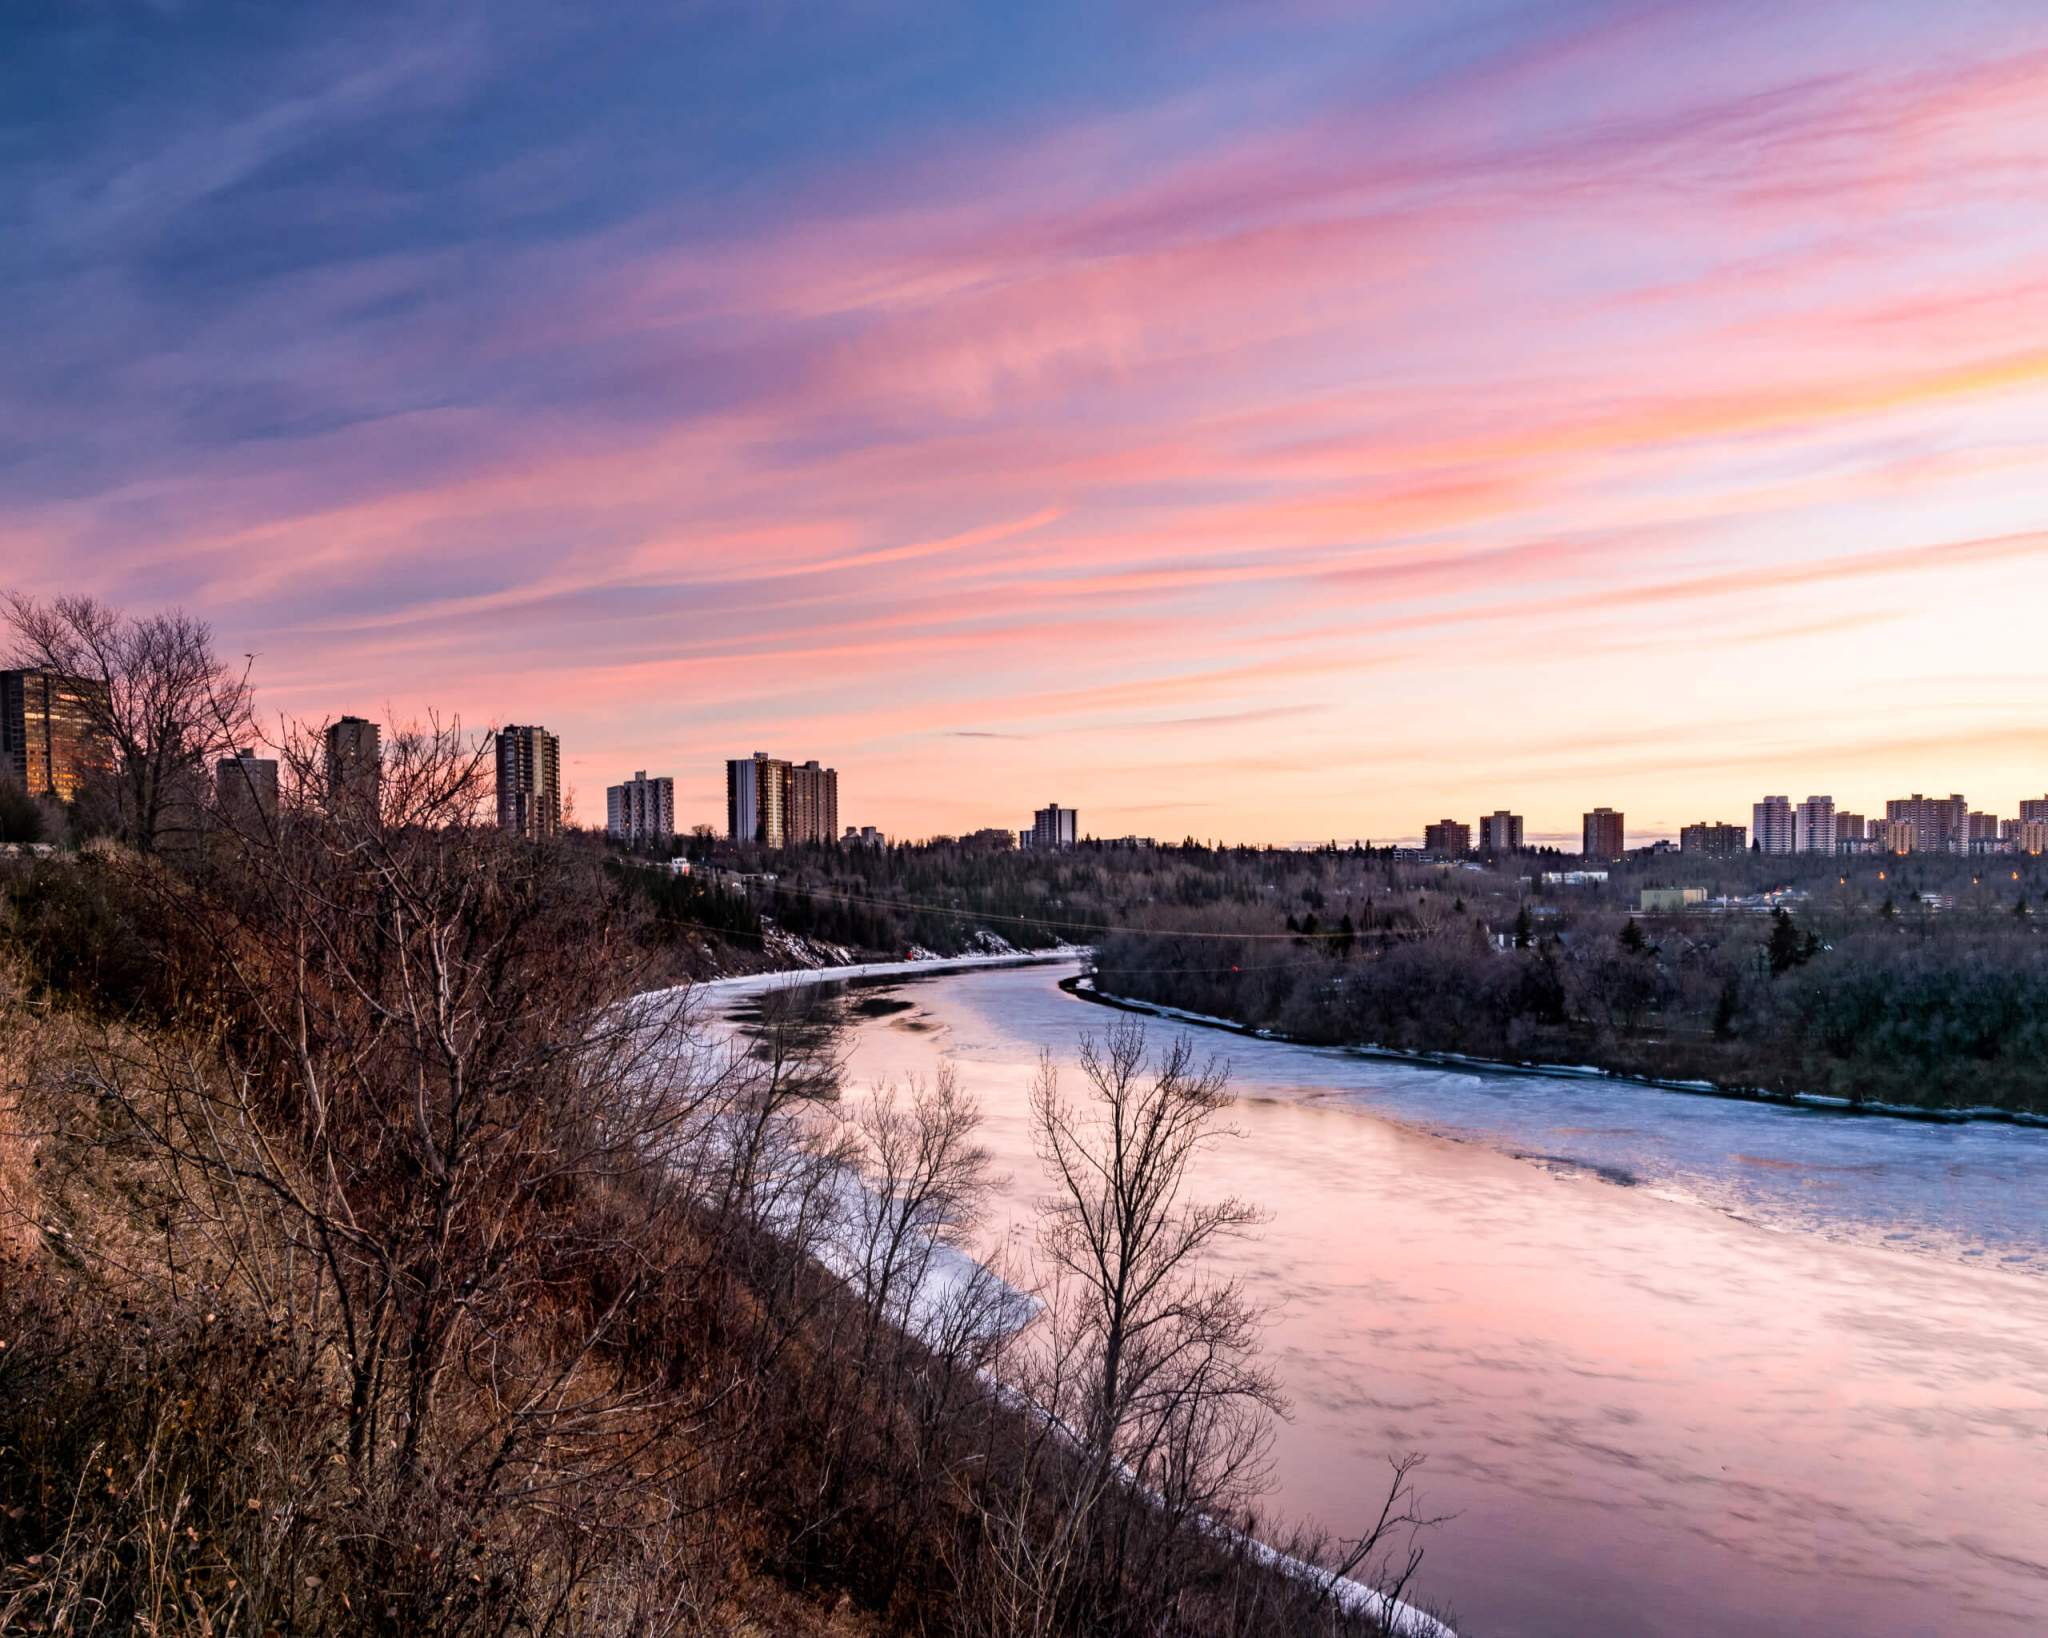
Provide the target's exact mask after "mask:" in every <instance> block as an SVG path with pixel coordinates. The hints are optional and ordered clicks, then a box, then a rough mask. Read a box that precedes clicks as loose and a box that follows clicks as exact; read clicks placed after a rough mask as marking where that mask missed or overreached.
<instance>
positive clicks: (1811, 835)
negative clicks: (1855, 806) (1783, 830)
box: [1792, 796, 1835, 853]
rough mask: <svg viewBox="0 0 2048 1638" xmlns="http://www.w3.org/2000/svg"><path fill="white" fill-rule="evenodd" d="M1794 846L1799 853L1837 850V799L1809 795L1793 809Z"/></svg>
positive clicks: (1794, 849)
mask: <svg viewBox="0 0 2048 1638" xmlns="http://www.w3.org/2000/svg"><path fill="white" fill-rule="evenodd" d="M1792 847H1793V851H1794V852H1798V853H1832V852H1834V851H1835V799H1834V798H1833V797H1832V796H1809V797H1808V798H1807V799H1806V800H1805V801H1804V802H1801V803H1800V804H1799V806H1798V807H1796V808H1794V809H1793V810H1792Z"/></svg>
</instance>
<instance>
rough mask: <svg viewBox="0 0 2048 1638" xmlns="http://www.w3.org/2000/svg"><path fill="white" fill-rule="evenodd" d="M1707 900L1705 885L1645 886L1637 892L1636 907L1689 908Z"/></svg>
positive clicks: (1644, 908) (1655, 909) (1650, 909)
mask: <svg viewBox="0 0 2048 1638" xmlns="http://www.w3.org/2000/svg"><path fill="white" fill-rule="evenodd" d="M1706 902H1707V890H1706V889H1705V888H1704V887H1645V888H1642V889H1640V890H1639V891H1638V892H1637V894H1636V908H1637V909H1638V910H1644V911H1662V912H1665V913H1669V912H1671V911H1674V910H1689V909H1691V908H1692V907H1693V906H1694V905H1696V904H1705V903H1706Z"/></svg>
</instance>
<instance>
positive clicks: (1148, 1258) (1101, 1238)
mask: <svg viewBox="0 0 2048 1638" xmlns="http://www.w3.org/2000/svg"><path fill="white" fill-rule="evenodd" d="M1081 1068H1082V1073H1083V1074H1084V1076H1085V1077H1086V1078H1087V1081H1088V1087H1089V1091H1088V1096H1087V1097H1086V1099H1085V1101H1084V1102H1082V1103H1081V1104H1079V1105H1076V1104H1075V1103H1074V1102H1073V1101H1071V1100H1070V1099H1068V1098H1067V1097H1066V1096H1064V1095H1063V1094H1062V1093H1061V1091H1060V1086H1059V1076H1058V1071H1057V1069H1056V1068H1055V1066H1054V1064H1053V1062H1052V1059H1051V1057H1050V1055H1048V1056H1047V1057H1046V1059H1045V1060H1044V1062H1043V1064H1042V1066H1041V1069H1040V1072H1039V1078H1038V1082H1037V1085H1036V1086H1035V1087H1034V1089H1033V1092H1032V1100H1031V1106H1032V1118H1033V1123H1034V1128H1035V1137H1036V1144H1037V1149H1038V1153H1039V1156H1040V1159H1041V1161H1042V1162H1043V1164H1044V1166H1045V1168H1046V1171H1047V1173H1048V1175H1049V1177H1050V1178H1051V1180H1052V1182H1053V1185H1054V1191H1053V1194H1052V1196H1051V1197H1050V1198H1049V1199H1048V1200H1047V1201H1046V1203H1045V1208H1044V1218H1043V1226H1042V1231H1041V1235H1040V1245H1041V1251H1042V1254H1043V1257H1044V1260H1045V1265H1046V1267H1047V1269H1048V1271H1049V1273H1050V1276H1051V1281H1052V1288H1051V1290H1050V1292H1049V1293H1048V1316H1049V1317H1048V1325H1049V1331H1050V1334H1051V1338H1052V1343H1053V1350H1054V1353H1055V1356H1056V1357H1057V1358H1058V1359H1059V1360H1060V1361H1061V1363H1060V1364H1059V1365H1058V1366H1057V1367H1056V1369H1055V1371H1054V1380H1053V1381H1052V1383H1051V1384H1050V1385H1049V1386H1050V1388H1051V1391H1052V1394H1053V1397H1052V1398H1050V1399H1045V1400H1042V1402H1043V1403H1045V1404H1046V1405H1047V1408H1048V1409H1050V1410H1051V1411H1052V1412H1053V1414H1054V1415H1056V1416H1057V1417H1058V1418H1059V1419H1060V1420H1061V1421H1062V1422H1063V1423H1065V1424H1066V1425H1067V1426H1069V1427H1070V1428H1071V1430H1072V1432H1073V1434H1074V1436H1075V1437H1076V1438H1077V1439H1078V1440H1079V1441H1080V1444H1081V1446H1082V1448H1083V1449H1084V1450H1085V1451H1086V1452H1087V1455H1088V1457H1089V1463H1088V1467H1087V1469H1086V1473H1085V1477H1084V1479H1083V1480H1082V1482H1081V1483H1080V1484H1079V1485H1078V1487H1077V1488H1076V1490H1075V1491H1074V1493H1073V1495H1072V1496H1071V1497H1070V1498H1069V1500H1068V1504H1067V1506H1066V1509H1065V1512H1066V1517H1065V1519H1064V1520H1063V1522H1062V1525H1061V1527H1060V1531H1059V1532H1058V1535H1057V1536H1056V1537H1055V1548H1054V1550H1055V1552H1069V1551H1074V1550H1075V1547H1074V1544H1076V1543H1078V1542H1080V1541H1084V1540H1085V1541H1087V1542H1088V1543H1089V1545H1088V1548H1087V1550H1086V1552H1085V1557H1087V1558H1088V1559H1089V1560H1091V1561H1093V1563H1094V1564H1095V1566H1096V1568H1097V1570H1098V1572H1099V1583H1098V1585H1099V1587H1100V1588H1102V1589H1106V1590H1107V1592H1106V1596H1111V1597H1114V1596H1115V1592H1114V1589H1120V1588H1121V1587H1123V1586H1124V1585H1126V1584H1127V1577H1130V1576H1132V1575H1134V1574H1135V1575H1138V1576H1140V1577H1141V1578H1142V1579H1143V1580H1144V1581H1145V1582H1146V1583H1147V1584H1148V1585H1158V1584H1160V1582H1161V1581H1162V1580H1163V1579H1165V1578H1169V1577H1170V1576H1171V1575H1172V1574H1173V1573H1174V1565H1173V1562H1172V1561H1171V1557H1172V1556H1175V1555H1182V1554H1184V1552H1185V1545H1186V1540H1187V1528H1188V1527H1190V1526H1195V1525H1198V1523H1199V1521H1200V1520H1203V1519H1207V1518H1219V1517H1229V1516H1231V1515H1232V1514H1241V1513H1242V1511H1243V1510H1244V1509H1245V1508H1246V1507H1247V1506H1248V1505H1249V1503H1250V1502H1251V1500H1252V1499H1253V1498H1254V1497H1255V1496H1256V1495H1257V1494H1258V1492H1259V1491H1260V1490H1261V1488H1262V1487H1263V1484H1264V1480H1265V1457H1266V1452H1267V1449H1268V1446H1269V1443H1270V1430H1271V1419H1272V1417H1273V1416H1274V1415H1276V1414H1278V1413H1279V1412H1281V1411H1282V1410H1283V1408H1284V1406H1283V1402H1282V1400H1281V1397H1280V1394H1279V1391H1278V1389H1277V1387H1276V1386H1275V1383H1274V1380H1273V1378H1272V1376H1271V1374H1270V1373H1269V1372H1268V1371H1266V1370H1265V1369H1264V1368H1263V1367H1261V1366H1260V1365H1259V1363H1258V1362H1257V1360H1256V1359H1255V1357H1254V1350H1255V1345H1256V1330H1257V1314H1256V1311H1255V1309H1254V1308H1253V1307H1252V1305H1251V1304H1250V1303H1249V1302H1248V1301H1247V1300H1246V1298H1245V1296H1244V1293H1243V1291H1242V1290H1241V1289H1240V1288H1239V1287H1238V1285H1237V1284H1236V1283H1235V1282H1233V1281H1231V1280H1227V1279H1223V1278H1219V1277H1218V1276H1217V1274H1216V1273H1215V1271H1214V1268H1213V1265H1212V1262H1211V1260H1212V1259H1213V1257H1214V1256H1215V1255H1216V1254H1217V1253H1218V1252H1219V1251H1220V1250H1222V1248H1223V1246H1224V1245H1225V1244H1226V1243H1227V1242H1228V1241H1230V1240H1232V1239H1235V1238H1237V1237H1240V1236H1242V1235H1244V1234H1246V1233H1248V1232H1249V1231H1250V1230H1251V1229H1252V1228H1253V1227H1254V1226H1255V1225H1256V1224H1258V1223H1259V1222H1260V1221H1261V1218H1262V1214H1261V1212H1260V1211H1259V1210H1258V1209H1257V1208H1255V1207H1253V1206H1251V1205H1250V1204H1248V1203H1246V1202H1245V1201H1242V1200H1238V1199H1235V1198H1224V1199H1221V1200H1215V1201H1201V1200H1196V1199H1194V1198H1192V1197H1191V1194H1190V1191H1189V1182H1190V1172H1191V1169H1192V1167H1193V1165H1194V1163H1195V1160H1196V1158H1197V1156H1198V1155H1199V1154H1200V1152H1201V1151H1202V1150H1203V1148H1204V1147H1205V1146H1207V1145H1208V1144H1210V1143H1211V1142H1213V1141H1214V1140H1216V1139H1217V1138H1219V1137H1221V1136H1223V1135H1225V1134H1226V1131H1227V1129H1226V1128H1224V1127H1223V1126H1222V1125H1221V1124H1220V1123H1219V1119H1218V1117H1219V1116H1220V1114H1221V1112H1222V1110H1223V1109H1224V1107H1225V1105H1226V1103H1227V1102H1228V1094H1227V1090H1226V1088H1227V1081H1228V1077H1227V1072H1226V1071H1225V1070H1224V1069H1223V1067H1222V1066H1221V1065H1219V1064H1216V1063H1214V1062H1209V1063H1198V1062H1197V1061H1196V1058H1195V1055H1194V1048H1193V1046H1192V1044H1191V1043H1190V1042H1189V1041H1188V1039H1187V1038H1186V1037H1185V1036H1182V1037H1179V1038H1177V1039H1175V1040H1174V1041H1173V1042H1171V1043H1170V1044H1169V1045H1168V1046H1167V1047H1166V1048H1165V1049H1164V1050H1162V1051H1161V1052H1160V1053H1158V1054H1157V1056H1156V1057H1155V1056H1153V1055H1151V1054H1149V1053H1148V1051H1147V1047H1146V1038H1145V1032H1144V1030H1143V1029H1142V1028H1141V1027H1139V1026H1138V1025H1136V1024H1134V1023H1127V1024H1119V1025H1117V1026H1114V1027H1112V1028H1111V1029H1110V1030H1109V1031H1108V1032H1107V1034H1106V1035H1105V1036H1104V1037H1103V1038H1102V1039H1101V1040H1100V1041H1096V1040H1092V1039H1091V1040H1088V1041H1086V1042H1084V1043H1083V1046H1082V1051H1081ZM1125 1492H1128V1493H1129V1494H1130V1495H1135V1496H1136V1497H1138V1498H1140V1501H1141V1504H1140V1505H1136V1506H1133V1505H1125V1504H1124V1503H1126V1502H1127V1500H1128V1497H1127V1495H1126V1494H1125ZM1105 1503H1111V1504H1112V1505H1105ZM1061 1537H1064V1538H1067V1539H1066V1540H1065V1541H1061V1540H1060V1538H1061Z"/></svg>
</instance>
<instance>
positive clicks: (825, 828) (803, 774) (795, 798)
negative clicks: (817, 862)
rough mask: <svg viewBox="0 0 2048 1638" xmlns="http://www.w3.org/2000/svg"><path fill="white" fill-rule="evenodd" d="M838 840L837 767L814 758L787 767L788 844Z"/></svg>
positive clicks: (822, 842)
mask: <svg viewBox="0 0 2048 1638" xmlns="http://www.w3.org/2000/svg"><path fill="white" fill-rule="evenodd" d="M838 840H839V770H838V769H837V768H821V767H819V766H818V764H817V761H816V759H815V758H814V759H813V760H811V761H809V762H801V763H794V764H791V765H790V769H789V841H790V845H791V846H792V847H802V846H804V845H805V844H807V843H816V844H819V845H823V844H825V843H827V842H836V841H838Z"/></svg>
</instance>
